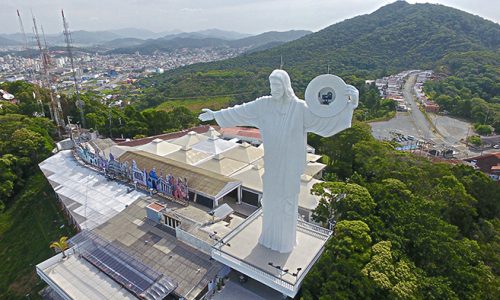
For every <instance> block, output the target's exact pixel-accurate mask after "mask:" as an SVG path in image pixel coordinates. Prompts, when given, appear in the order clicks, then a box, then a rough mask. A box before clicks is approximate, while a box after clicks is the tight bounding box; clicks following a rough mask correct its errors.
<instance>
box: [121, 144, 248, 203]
mask: <svg viewBox="0 0 500 300" xmlns="http://www.w3.org/2000/svg"><path fill="white" fill-rule="evenodd" d="M118 160H119V161H120V162H125V161H127V162H128V163H129V165H131V164H132V160H135V162H136V163H137V167H138V168H140V169H141V170H142V169H144V168H146V170H151V169H153V168H156V170H157V171H160V172H163V174H166V173H170V174H172V175H173V176H176V177H181V178H187V181H188V187H189V190H191V191H194V192H197V193H200V194H202V195H204V196H207V197H210V198H220V197H221V196H222V195H224V194H226V193H227V192H229V191H232V190H233V189H235V188H236V187H238V186H239V185H240V184H241V183H240V181H238V180H236V179H233V178H229V177H227V176H223V175H220V174H218V173H215V172H211V171H208V170H204V169H201V168H198V167H193V166H190V165H188V164H185V163H182V162H178V161H175V160H173V159H168V158H166V157H161V156H158V155H154V154H151V153H148V152H145V151H127V152H126V153H124V154H123V155H122V156H120V158H119V159H118Z"/></svg>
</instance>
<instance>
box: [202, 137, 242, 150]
mask: <svg viewBox="0 0 500 300" xmlns="http://www.w3.org/2000/svg"><path fill="white" fill-rule="evenodd" d="M236 146H238V144H237V143H236V142H234V141H226V140H223V139H220V138H218V137H217V136H214V137H210V138H208V139H207V140H206V141H202V142H199V143H198V144H196V145H193V149H194V150H198V151H202V152H206V153H210V154H219V153H222V152H225V151H227V150H229V149H231V148H234V147H236Z"/></svg>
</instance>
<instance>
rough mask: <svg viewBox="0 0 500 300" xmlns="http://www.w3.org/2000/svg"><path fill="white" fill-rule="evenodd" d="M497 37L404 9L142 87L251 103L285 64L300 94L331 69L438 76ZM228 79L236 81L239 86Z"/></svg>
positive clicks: (430, 11)
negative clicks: (439, 66)
mask: <svg viewBox="0 0 500 300" xmlns="http://www.w3.org/2000/svg"><path fill="white" fill-rule="evenodd" d="M498 37H500V25H498V24H496V23H494V22H492V21H488V20H485V19H483V18H481V17H478V16H474V15H472V14H469V13H466V12H463V11H460V10H457V9H454V8H450V7H446V6H443V5H436V4H408V3H406V2H399V1H398V2H394V3H392V4H389V5H386V6H383V7H381V8H379V9H377V10H375V11H374V12H372V13H370V14H365V15H361V16H356V17H353V18H351V19H347V20H344V21H342V22H339V23H336V24H333V25H330V26H328V27H326V28H324V29H322V30H320V31H318V32H315V33H312V34H309V35H306V36H304V37H302V38H299V39H297V40H294V41H291V42H288V43H285V44H283V45H279V46H277V47H274V48H271V49H268V50H264V51H259V52H254V53H248V54H243V55H240V56H238V57H235V58H231V59H227V60H222V61H217V62H210V63H200V64H194V65H190V66H186V67H182V68H179V69H174V70H170V71H168V72H165V73H164V74H162V75H158V76H155V77H153V78H150V79H145V80H143V81H142V82H139V83H138V84H139V85H141V86H150V85H151V84H153V83H154V86H155V88H154V89H152V94H151V95H145V97H148V96H151V97H153V94H155V95H158V94H159V95H163V96H165V97H177V98H182V97H188V96H190V97H196V96H211V95H212V94H211V93H210V91H209V89H207V88H205V86H206V85H207V80H210V81H211V82H212V81H213V82H217V81H219V82H223V83H224V85H222V86H219V87H217V86H216V85H215V84H214V86H213V90H214V91H217V93H216V94H215V93H214V95H223V94H234V93H236V91H238V92H241V93H243V92H244V93H246V95H247V96H246V97H248V98H252V97H254V96H258V95H259V94H262V93H263V92H264V93H265V91H267V90H268V84H267V76H268V75H269V73H270V72H271V71H272V70H273V69H275V68H278V67H279V66H280V61H281V58H282V59H283V62H284V69H285V70H286V71H288V73H289V74H290V76H291V77H292V83H293V85H294V88H296V89H297V90H298V91H304V90H305V87H306V86H307V83H309V81H310V80H311V79H312V78H314V77H315V76H317V75H319V74H323V73H326V72H327V69H329V70H330V72H332V73H333V74H337V75H339V76H350V77H352V76H357V77H358V78H359V77H361V78H372V79H373V78H377V77H380V76H385V75H388V74H394V73H397V72H399V71H401V70H404V69H413V68H433V67H434V66H435V64H436V62H437V61H438V60H439V59H441V58H443V57H444V56H445V55H446V54H448V53H450V52H466V51H498V49H499V48H500V40H499V38H498ZM205 73H206V74H210V76H209V78H208V79H207V78H205V76H203V74H205ZM217 74H221V75H220V76H218V75H217ZM229 74H234V75H233V77H234V80H233V81H231V80H232V79H233V78H232V77H231V76H229ZM353 80H354V79H353ZM187 87H189V89H188V88H187ZM249 100H250V99H249ZM146 101H150V100H146ZM155 104H156V103H153V102H151V103H150V104H149V105H146V106H153V105H155Z"/></svg>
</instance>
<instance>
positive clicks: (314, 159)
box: [306, 153, 321, 162]
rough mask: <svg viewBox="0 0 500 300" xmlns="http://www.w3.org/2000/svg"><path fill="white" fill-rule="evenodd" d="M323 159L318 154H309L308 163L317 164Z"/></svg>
mask: <svg viewBox="0 0 500 300" xmlns="http://www.w3.org/2000/svg"><path fill="white" fill-rule="evenodd" d="M320 158H321V155H318V154H312V153H307V158H306V159H307V161H309V162H317V161H318V159H320Z"/></svg>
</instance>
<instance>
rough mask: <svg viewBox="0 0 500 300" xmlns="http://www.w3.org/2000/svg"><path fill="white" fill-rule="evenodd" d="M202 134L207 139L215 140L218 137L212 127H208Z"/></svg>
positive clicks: (218, 134)
mask: <svg viewBox="0 0 500 300" xmlns="http://www.w3.org/2000/svg"><path fill="white" fill-rule="evenodd" d="M202 134H203V135H205V136H207V137H209V138H216V137H219V136H220V133H219V132H218V131H217V130H215V128H213V127H212V126H210V128H208V131H207V132H205V133H202Z"/></svg>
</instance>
